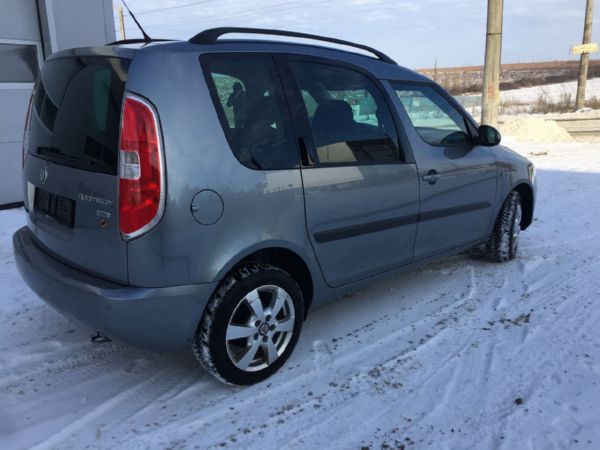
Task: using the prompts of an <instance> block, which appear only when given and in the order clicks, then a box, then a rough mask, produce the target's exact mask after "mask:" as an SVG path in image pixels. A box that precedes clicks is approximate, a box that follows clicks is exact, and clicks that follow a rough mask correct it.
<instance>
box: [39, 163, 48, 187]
mask: <svg viewBox="0 0 600 450" xmlns="http://www.w3.org/2000/svg"><path fill="white" fill-rule="evenodd" d="M47 179H48V166H44V167H42V170H40V181H41V182H42V184H44V183H45V182H46V180H47Z"/></svg>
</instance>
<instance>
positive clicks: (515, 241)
mask: <svg viewBox="0 0 600 450" xmlns="http://www.w3.org/2000/svg"><path fill="white" fill-rule="evenodd" d="M522 218H523V207H522V205H521V196H520V195H519V193H518V192H516V191H512V192H511V193H510V194H509V195H508V197H507V198H506V200H505V201H504V204H503V205H502V209H501V210H500V213H499V214H498V217H497V218H496V223H495V225H494V231H493V233H492V235H491V236H490V238H489V239H488V241H487V243H486V245H485V253H486V256H487V257H488V258H489V259H490V260H492V261H498V262H504V261H509V260H511V259H514V258H515V257H516V256H517V251H518V249H519V234H520V232H521V219H522Z"/></svg>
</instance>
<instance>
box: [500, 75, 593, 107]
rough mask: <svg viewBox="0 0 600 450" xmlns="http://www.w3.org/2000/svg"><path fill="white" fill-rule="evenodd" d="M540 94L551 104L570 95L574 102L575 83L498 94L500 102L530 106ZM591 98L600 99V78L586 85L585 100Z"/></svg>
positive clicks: (513, 90)
mask: <svg viewBox="0 0 600 450" xmlns="http://www.w3.org/2000/svg"><path fill="white" fill-rule="evenodd" d="M540 94H546V95H547V96H548V100H549V101H553V102H558V101H559V100H560V97H561V95H563V94H571V99H572V101H575V96H576V94H577V81H567V82H564V83H554V84H545V85H542V86H533V87H526V88H520V89H511V90H507V91H502V92H500V101H502V102H507V101H514V102H518V103H523V104H532V103H535V102H536V100H537V99H538V97H539V96H540ZM593 97H596V98H600V78H593V79H591V80H588V81H587V83H586V89H585V98H586V99H588V100H589V99H591V98H593Z"/></svg>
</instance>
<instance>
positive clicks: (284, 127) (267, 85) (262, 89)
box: [201, 53, 299, 170]
mask: <svg viewBox="0 0 600 450" xmlns="http://www.w3.org/2000/svg"><path fill="white" fill-rule="evenodd" d="M201 63H202V66H203V67H204V70H205V73H206V78H207V82H208V84H209V87H210V90H211V95H212V98H213V103H214V105H215V108H217V112H218V114H219V118H220V120H221V125H222V126H223V129H224V131H225V135H226V137H227V140H228V142H229V144H230V146H231V149H232V150H233V153H234V154H235V156H236V157H237V158H238V160H239V161H240V162H241V163H242V164H244V165H246V166H248V167H251V168H253V169H262V170H265V169H289V168H294V167H298V165H299V163H298V151H297V148H296V141H295V138H294V135H293V132H292V127H291V122H290V118H289V113H288V111H287V107H286V104H285V99H284V97H283V90H282V87H281V82H280V80H279V77H278V73H277V69H276V67H275V62H274V61H273V58H272V57H271V56H270V55H264V54H263V55H257V54H246V55H242V54H231V53H230V54H213V55H204V56H202V58H201Z"/></svg>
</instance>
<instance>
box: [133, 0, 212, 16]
mask: <svg viewBox="0 0 600 450" xmlns="http://www.w3.org/2000/svg"><path fill="white" fill-rule="evenodd" d="M216 1H217V0H202V1H198V2H192V3H186V4H184V5H174V6H167V7H165V8H156V9H147V10H146V11H141V12H139V13H137V15H138V16H143V15H144V14H153V13H157V12H161V11H169V10H171V9H180V8H187V7H188V6H196V5H201V4H203V3H212V2H216Z"/></svg>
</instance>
